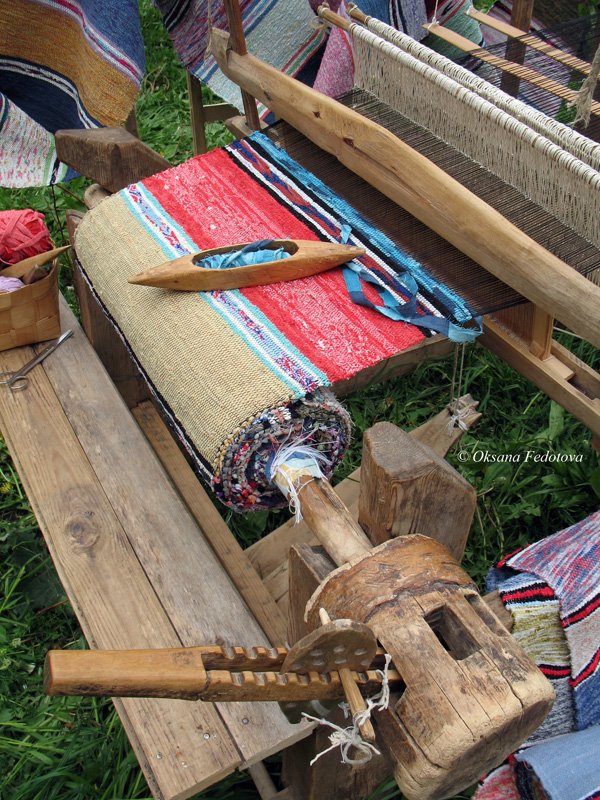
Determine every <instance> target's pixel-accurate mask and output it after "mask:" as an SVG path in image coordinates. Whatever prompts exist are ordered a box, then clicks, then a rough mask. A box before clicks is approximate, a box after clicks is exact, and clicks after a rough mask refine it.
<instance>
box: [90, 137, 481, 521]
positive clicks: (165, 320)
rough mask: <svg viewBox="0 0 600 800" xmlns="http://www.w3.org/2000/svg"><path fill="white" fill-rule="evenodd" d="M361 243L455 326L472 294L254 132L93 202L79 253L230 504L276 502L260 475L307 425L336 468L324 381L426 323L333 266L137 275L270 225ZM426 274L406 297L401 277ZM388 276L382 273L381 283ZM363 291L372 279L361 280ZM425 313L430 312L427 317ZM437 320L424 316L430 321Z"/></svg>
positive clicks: (382, 354)
mask: <svg viewBox="0 0 600 800" xmlns="http://www.w3.org/2000/svg"><path fill="white" fill-rule="evenodd" d="M344 223H347V224H349V225H350V226H351V229H352V233H351V236H350V243H357V244H362V245H363V246H364V247H365V248H366V249H367V253H366V255H365V256H364V257H363V258H362V259H361V264H362V266H364V267H365V268H367V269H368V270H369V272H370V273H371V274H372V275H373V276H375V277H376V278H377V279H378V280H380V281H381V282H382V284H388V282H391V281H392V279H393V280H394V281H395V283H394V284H393V287H394V288H391V289H390V290H391V291H393V292H394V294H395V295H396V296H397V297H398V298H399V299H400V300H401V302H404V303H405V304H406V306H407V308H408V307H409V306H411V305H415V304H416V310H417V312H418V313H419V315H420V317H419V318H420V319H422V320H423V326H426V325H427V323H428V320H433V318H435V319H437V320H440V319H442V318H443V317H444V316H446V317H449V318H450V319H451V321H452V322H453V323H455V324H456V325H458V326H463V325H465V324H466V323H468V322H469V320H471V319H472V313H471V311H470V310H469V308H468V307H467V306H466V304H465V303H464V302H463V301H462V300H461V299H460V298H458V297H457V296H456V295H455V294H454V293H453V292H451V291H450V290H448V289H447V288H446V287H444V286H441V285H439V284H437V283H436V282H435V281H434V280H433V279H432V278H431V276H430V275H429V274H428V273H427V272H426V271H425V270H423V268H422V267H421V266H420V265H419V264H417V263H416V262H415V261H414V260H413V259H411V258H409V257H408V256H406V254H404V253H403V252H402V251H401V250H399V248H398V247H396V246H395V245H394V244H393V243H392V242H391V241H390V240H389V239H387V238H386V237H385V236H383V235H382V234H381V233H380V232H379V231H378V230H376V229H375V228H373V227H372V226H371V225H370V224H369V223H368V222H367V221H366V220H365V219H364V218H363V217H362V216H361V215H360V214H358V213H357V212H356V211H355V210H354V209H353V208H352V207H351V206H349V205H348V204H347V203H346V202H345V201H343V200H342V199H341V198H339V197H338V196H337V195H335V194H334V193H333V192H331V190H329V189H328V187H327V186H325V185H324V184H323V183H322V182H321V181H319V180H318V179H317V178H316V177H315V176H313V175H311V173H309V172H307V171H306V170H305V169H304V168H302V167H300V166H299V165H298V164H297V163H296V162H294V161H293V160H292V159H290V158H289V156H287V154H286V153H285V152H284V151H283V150H281V149H280V148H278V147H275V146H274V145H273V144H272V143H271V141H270V140H269V139H268V138H267V137H266V136H264V135H263V134H254V135H253V136H252V137H251V138H250V139H247V140H244V141H241V142H235V143H233V144H232V145H229V146H228V147H226V148H224V149H222V150H215V151H212V152H211V153H208V154H206V155H204V156H199V157H197V158H195V159H192V160H191V161H189V162H187V163H186V164H183V165H181V166H179V167H175V168H173V169H171V170H167V171H166V172H163V173H161V174H159V175H155V176H152V177H151V178H148V179H146V180H144V181H142V182H141V183H140V184H135V185H133V186H130V187H128V188H127V189H125V190H123V191H122V192H120V193H119V194H118V195H115V196H114V197H111V198H109V199H107V200H105V201H104V202H103V203H101V204H100V205H99V206H98V207H96V208H94V209H93V210H92V211H91V212H90V213H89V214H88V215H87V216H86V218H85V219H84V221H83V222H82V224H81V225H80V227H79V230H78V233H77V239H76V248H77V254H78V258H79V260H80V262H81V264H82V266H83V269H84V270H85V272H86V273H87V275H88V278H89V280H90V283H91V285H92V287H93V289H94V291H95V292H96V294H97V296H98V297H99V299H100V301H101V302H102V303H103V305H104V306H105V309H106V311H107V314H108V315H109V316H110V318H111V319H112V320H113V321H114V323H115V325H116V327H117V328H118V330H119V331H120V332H121V334H122V336H123V337H124V339H125V340H126V341H127V342H128V344H129V346H130V348H131V350H132V351H133V353H135V356H136V358H137V360H138V362H139V364H140V365H141V367H142V369H143V371H144V373H145V374H146V376H147V377H148V379H149V382H150V383H151V384H152V385H153V386H154V388H155V391H156V393H157V394H158V395H159V396H160V399H161V402H162V403H163V406H164V408H165V411H166V413H167V414H168V416H169V417H170V419H171V421H172V424H173V427H174V428H175V429H176V430H179V431H180V433H181V435H182V436H183V437H184V439H185V441H186V446H187V448H188V451H189V452H190V455H191V457H192V458H193V459H194V461H195V464H196V467H197V469H198V471H199V472H201V473H202V474H203V475H204V476H205V477H206V478H207V479H208V480H210V481H211V483H212V484H213V486H214V488H215V491H216V492H217V494H218V496H219V497H220V498H221V499H222V500H223V501H224V502H226V503H228V504H230V505H231V506H232V507H234V508H236V509H238V510H248V509H253V508H264V507H271V506H274V505H280V504H281V503H282V497H281V495H280V493H279V491H278V490H275V489H274V488H273V487H272V486H271V484H270V483H269V481H268V479H267V478H266V476H265V471H266V469H267V467H268V462H269V459H270V457H271V455H272V454H273V452H274V450H275V449H276V447H277V446H278V445H279V444H281V443H284V442H288V441H289V440H290V437H302V436H304V435H305V434H309V438H310V439H311V440H312V441H313V442H314V443H316V444H317V445H318V446H320V447H321V448H322V449H323V452H325V454H326V455H327V456H328V457H329V458H330V460H331V462H332V463H331V465H330V467H329V469H328V472H331V469H332V468H333V466H334V464H335V462H336V461H337V460H339V458H341V456H342V455H343V451H344V449H345V447H346V445H347V442H348V437H349V427H348V425H349V423H348V418H347V415H346V413H345V412H344V411H343V409H342V408H341V406H340V405H339V404H338V403H337V402H336V401H335V400H334V399H333V398H332V397H330V396H328V395H327V394H326V393H325V392H324V389H325V388H326V387H328V386H329V385H331V384H332V383H334V382H336V381H341V380H344V379H346V378H349V377H351V376H353V375H355V374H356V373H357V372H359V371H361V370H362V369H364V368H366V367H368V366H371V365H373V364H376V363H379V362H382V361H385V360H386V359H387V358H389V357H390V356H392V355H394V354H396V353H398V352H400V351H402V350H404V349H406V348H407V347H410V346H411V345H413V344H416V343H417V342H420V341H422V340H423V338H424V335H425V333H424V332H423V330H422V329H421V328H417V327H415V326H414V325H409V324H406V323H404V322H392V321H390V320H388V319H386V318H385V317H383V316H381V315H379V314H378V313H376V312H374V311H372V310H371V309H366V308H363V307H361V306H357V305H353V304H352V303H351V302H349V299H348V294H347V291H346V288H345V284H344V279H343V275H342V270H341V269H335V270H331V271H329V272H327V273H323V274H321V275H318V276H315V277H312V278H306V279H303V280H297V281H290V282H286V283H279V284H272V285H269V286H260V287H253V288H249V289H244V290H240V291H238V290H236V291H228V292H222V291H215V292H205V293H189V292H175V291H170V290H161V289H153V288H147V287H141V286H133V285H130V284H128V283H127V278H128V277H129V276H131V275H134V274H137V273H139V272H142V271H143V270H145V269H148V268H150V267H153V266H156V265H158V264H161V263H163V262H165V261H167V260H170V259H173V258H175V257H178V256H181V255H185V254H188V253H192V252H195V251H198V250H203V249H208V248H212V247H217V246H221V245H226V244H233V243H236V242H249V241H254V240H258V239H265V238H283V239H285V238H298V239H317V238H318V239H324V240H329V241H339V238H340V233H341V228H342V225H343V224H344ZM404 270H407V271H409V272H410V273H411V274H412V276H413V278H414V279H416V281H417V283H418V286H419V294H418V297H417V298H413V300H412V301H411V299H410V297H409V294H408V292H407V291H406V289H405V288H404V287H403V285H402V284H401V283H398V281H402V273H403V271H404ZM388 288H390V287H389V285H388ZM365 291H366V293H367V294H369V295H370V299H371V301H373V302H374V303H376V304H380V303H381V300H380V299H379V295H378V293H377V292H376V291H375V290H374V289H372V287H371V286H367V288H366V289H365ZM428 315H430V316H428ZM431 324H433V322H432V323H431Z"/></svg>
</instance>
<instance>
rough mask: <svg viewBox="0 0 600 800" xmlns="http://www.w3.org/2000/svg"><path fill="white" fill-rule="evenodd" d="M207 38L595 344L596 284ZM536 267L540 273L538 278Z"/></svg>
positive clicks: (288, 113)
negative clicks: (541, 278) (541, 277)
mask: <svg viewBox="0 0 600 800" xmlns="http://www.w3.org/2000/svg"><path fill="white" fill-rule="evenodd" d="M228 44H229V37H228V36H227V35H226V34H224V33H223V32H222V31H219V30H217V29H213V32H212V37H211V46H212V50H213V53H214V54H215V57H216V59H217V62H218V64H219V66H220V67H221V69H222V70H223V72H224V73H225V75H226V76H227V77H228V78H230V79H231V80H234V81H235V82H236V83H238V84H239V85H240V86H242V87H243V88H245V89H247V90H248V91H250V92H251V93H252V94H253V95H254V96H255V97H258V99H259V100H260V101H261V102H263V103H265V104H266V105H267V106H269V108H271V110H272V111H273V112H274V113H275V114H277V115H279V116H281V117H282V118H283V119H286V120H287V121H288V122H290V124H292V125H293V126H294V127H296V128H297V129H298V130H299V131H300V132H301V133H303V134H304V135H305V136H308V137H309V138H310V139H311V140H312V141H314V142H315V144H317V145H318V146H319V147H321V148H323V149H324V150H326V151H327V152H329V153H332V154H333V155H334V156H335V157H336V158H337V159H338V160H339V161H340V162H341V163H342V164H344V165H345V166H347V167H348V168H349V169H351V170H352V171H353V172H355V173H356V174H358V175H360V176H361V177H363V178H365V180H367V181H368V182H369V183H370V184H371V185H372V186H374V187H375V188H377V189H378V190H379V191H381V192H383V194H385V195H386V196H387V197H389V198H390V199H391V200H393V201H394V202H395V203H398V204H399V205H401V206H402V207H403V208H405V209H406V210H407V211H408V212H409V213H410V214H412V215H413V216H415V217H416V218H417V219H419V220H420V221H421V222H423V223H424V224H425V225H428V226H429V227H430V228H432V229H433V230H434V231H436V233H438V234H439V235H440V236H443V237H444V238H445V239H446V240H447V241H449V242H450V243H451V244H453V245H454V246H455V247H457V248H458V249H459V250H461V251H462V252H463V253H465V254H466V255H468V256H469V257H470V258H472V259H473V260H474V261H476V262H477V263H478V264H480V265H481V266H482V267H484V268H485V269H487V270H488V271H489V272H491V273H492V274H494V275H496V277H498V278H500V279H501V280H502V281H503V282H504V283H506V284H508V285H509V286H512V287H513V288H514V289H515V290H516V291H518V292H519V293H520V294H522V295H523V296H524V297H526V298H528V299H529V300H531V301H532V302H535V303H537V304H538V305H539V306H541V307H542V308H543V309H544V310H545V311H547V312H548V313H549V314H553V315H554V316H556V317H557V318H558V319H560V320H561V322H563V323H564V324H565V325H568V326H569V327H570V328H571V329H572V330H574V331H575V332H576V333H580V334H581V335H582V336H584V337H585V338H586V339H587V340H588V341H590V342H592V343H593V344H594V345H596V346H600V313H599V310H600V288H599V287H597V286H595V285H594V284H593V283H591V282H590V281H588V280H586V279H585V278H584V277H583V276H582V275H580V274H579V273H578V272H576V270H574V269H573V268H572V267H570V266H568V265H567V264H565V263H564V262H563V261H561V260H560V259H558V258H556V257H555V256H553V255H552V254H551V253H549V252H548V251H547V250H545V249H544V248H543V247H541V246H540V245H538V244H537V243H536V242H534V241H533V240H532V239H531V238H530V237H528V236H526V235H525V234H524V233H522V232H521V231H519V230H518V229H517V228H516V227H515V226H514V225H512V224H511V223H509V222H508V221H507V220H506V219H505V218H504V217H503V216H502V215H501V214H499V213H498V212H496V211H495V210H493V209H492V208H491V207H490V206H488V205H487V204H486V203H484V202H483V201H481V200H480V199H479V198H478V197H476V196H475V195H473V194H472V193H471V192H469V191H468V190H467V189H465V187H464V186H462V185H461V184H460V183H459V182H458V181H455V180H453V179H451V178H450V177H449V176H448V175H447V174H446V173H444V172H443V170H441V169H439V168H438V167H436V166H435V165H434V164H433V163H432V162H431V161H429V160H428V159H426V158H424V157H423V156H421V155H420V154H419V153H417V152H415V151H414V150H413V149H412V148H410V147H408V146H407V145H406V144H405V143H403V142H401V141H400V140H399V139H398V138H397V137H396V136H394V135H393V134H392V133H390V132H389V131H387V130H385V129H384V128H383V127H382V126H380V125H377V124H376V123H374V122H371V121H370V120H367V119H365V118H364V117H362V116H361V115H360V114H358V113H357V112H355V111H353V110H352V109H349V108H345V107H344V106H342V105H341V104H340V103H338V102H336V101H335V100H333V99H332V98H330V97H325V96H324V95H322V94H320V93H319V92H316V91H314V90H313V89H310V88H309V87H307V86H304V85H303V84H301V83H299V82H298V81H296V80H294V79H293V78H290V77H289V76H288V75H282V74H281V73H279V71H278V70H276V69H273V68H272V67H270V66H269V65H267V64H265V63H263V62H261V61H260V60H259V59H257V58H255V57H253V56H251V55H245V56H239V55H237V54H236V53H234V52H232V51H231V50H230V49H228ZM540 275H542V276H543V280H540V277H539V276H540Z"/></svg>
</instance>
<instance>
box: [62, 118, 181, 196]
mask: <svg viewBox="0 0 600 800" xmlns="http://www.w3.org/2000/svg"><path fill="white" fill-rule="evenodd" d="M55 140H56V154H57V156H58V158H59V160H60V161H62V162H63V163H64V164H68V165H69V166H70V167H73V169H76V170H77V171H78V172H81V174H82V175H85V176H86V177H88V178H91V179H92V180H93V181H95V182H96V183H99V184H100V185H101V186H103V187H104V188H105V189H108V190H109V191H110V192H118V191H119V190H120V189H124V188H125V187H126V186H128V185H129V184H130V183H134V182H135V181H141V180H142V178H147V177H148V176H149V175H154V174H155V173H156V172H161V171H162V170H165V169H168V168H169V167H170V166H171V165H170V164H169V162H168V161H167V160H166V158H163V157H162V156H161V155H159V154H158V153H156V152H155V151H154V150H152V148H151V147H148V145H146V144H144V143H143V142H141V141H140V140H139V139H138V138H136V137H135V136H133V134H131V133H128V131H126V130H125V129H124V128H93V129H91V130H80V129H79V128H76V129H74V130H62V131H57V132H56V136H55Z"/></svg>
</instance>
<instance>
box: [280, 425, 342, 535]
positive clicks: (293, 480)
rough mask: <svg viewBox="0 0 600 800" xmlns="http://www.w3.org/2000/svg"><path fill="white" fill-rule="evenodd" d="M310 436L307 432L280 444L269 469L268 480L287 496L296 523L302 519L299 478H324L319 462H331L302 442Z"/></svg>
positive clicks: (315, 449) (311, 446)
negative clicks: (291, 440)
mask: <svg viewBox="0 0 600 800" xmlns="http://www.w3.org/2000/svg"><path fill="white" fill-rule="evenodd" d="M310 436H311V434H310V433H307V434H305V435H304V436H302V437H300V438H299V439H296V440H295V441H294V442H291V443H290V444H284V445H282V446H281V447H280V448H279V450H278V451H277V453H276V454H275V456H274V458H273V460H272V461H271V466H270V469H269V480H270V481H271V483H274V484H275V485H276V486H277V487H278V488H279V489H280V490H281V492H283V494H284V495H285V497H286V498H287V500H288V502H289V509H290V512H291V513H292V514H294V521H295V524H296V525H297V524H298V523H299V522H300V521H301V519H302V509H301V504H300V498H299V497H298V491H299V488H300V478H303V477H306V476H307V475H311V476H312V479H313V480H314V479H315V478H325V475H324V474H323V472H322V470H321V467H320V465H319V462H321V463H322V464H331V460H330V459H329V458H327V456H326V455H325V454H324V453H322V452H320V451H319V450H317V448H316V447H314V446H313V445H309V444H304V442H306V441H307V440H308V439H309V438H310Z"/></svg>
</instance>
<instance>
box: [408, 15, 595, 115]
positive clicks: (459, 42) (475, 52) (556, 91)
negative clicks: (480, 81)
mask: <svg viewBox="0 0 600 800" xmlns="http://www.w3.org/2000/svg"><path fill="white" fill-rule="evenodd" d="M423 27H424V28H425V29H426V30H428V31H429V33H430V34H433V35H434V36H438V37H439V38H440V39H443V40H444V41H445V42H448V44H451V45H453V47H457V48H458V49H459V50H461V51H462V52H463V53H468V54H469V55H470V56H472V57H473V58H478V59H479V60H480V61H483V62H485V63H486V64H490V66H492V67H497V68H498V69H500V70H502V72H505V73H508V74H509V75H512V76H514V77H515V78H518V79H520V80H524V81H527V83H531V84H532V85H533V86H537V87H538V89H543V90H544V91H546V92H549V93H550V94H553V95H555V96H556V97H560V99H561V100H565V101H566V102H567V103H574V102H576V101H577V92H576V91H574V90H573V89H569V88H567V87H566V86H563V85H562V84H560V83H558V82H557V81H555V80H552V78H546V77H545V76H544V75H541V74H540V73H539V72H536V71H535V70H533V69H530V68H529V67H525V66H523V65H522V64H517V63H516V62H514V61H508V60H507V59H506V58H500V56H496V55H494V54H493V53H489V52H488V51H487V50H483V49H482V48H481V47H479V45H477V44H475V43H474V42H472V41H471V40H470V39H467V38H465V37H464V36H460V34H458V33H455V32H454V31H451V30H449V29H448V28H444V27H443V26H442V25H439V24H438V23H437V22H430V23H428V24H427V25H424V26H423ZM591 110H592V114H593V115H594V116H596V117H598V116H600V103H597V102H595V101H594V102H592V109H591Z"/></svg>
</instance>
